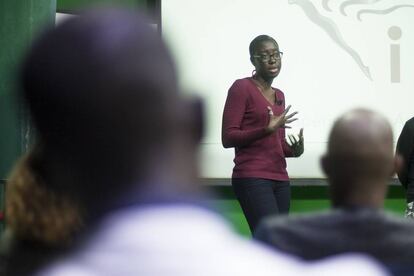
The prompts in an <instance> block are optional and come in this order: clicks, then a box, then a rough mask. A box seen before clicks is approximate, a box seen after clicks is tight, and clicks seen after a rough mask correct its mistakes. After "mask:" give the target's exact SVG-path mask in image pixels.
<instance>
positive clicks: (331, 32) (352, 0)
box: [288, 0, 414, 80]
mask: <svg viewBox="0 0 414 276" xmlns="http://www.w3.org/2000/svg"><path fill="white" fill-rule="evenodd" d="M408 1H410V0H407V1H406V2H408ZM335 2H336V4H338V0H337V1H335V0H321V6H322V8H323V9H324V10H325V11H328V12H330V13H332V15H334V14H333V12H334V10H332V7H331V6H332V4H335ZM380 2H385V1H384V0H346V1H341V4H340V5H339V13H340V14H341V16H348V14H347V12H346V10H347V9H349V8H351V7H354V8H355V7H358V8H361V7H362V8H361V9H359V11H358V12H357V16H356V19H358V20H359V21H362V15H365V14H371V15H385V14H389V13H392V12H394V11H396V10H399V9H403V8H414V5H410V4H408V3H407V4H404V3H401V1H399V2H400V3H398V5H395V4H394V5H391V6H390V5H389V7H387V8H385V9H384V8H377V7H375V4H377V3H380ZM410 2H411V1H410ZM288 3H289V4H291V5H298V6H300V7H301V8H302V10H303V11H304V13H305V15H306V16H307V17H308V18H309V20H310V21H312V22H313V23H314V24H316V25H318V26H319V27H320V28H321V29H322V30H323V31H325V33H326V34H327V35H328V36H329V37H330V38H331V39H332V40H333V41H334V42H335V43H336V44H337V45H338V46H339V47H340V48H341V49H343V50H344V51H345V52H347V53H348V54H349V55H350V56H351V57H352V59H353V60H354V61H355V63H356V64H357V65H358V67H359V68H360V70H361V71H362V73H363V74H364V75H365V76H366V77H367V78H368V79H370V80H372V77H371V74H370V70H369V67H368V66H367V65H366V64H365V63H364V62H363V60H362V58H361V56H360V54H359V53H358V52H357V51H356V50H355V49H353V48H352V47H351V46H350V44H349V43H348V42H347V41H346V40H345V39H344V37H343V35H342V34H341V31H340V30H339V28H338V26H337V24H336V23H335V21H334V20H333V19H332V18H331V16H329V17H328V16H325V15H323V14H322V13H321V12H319V11H318V9H317V7H316V6H315V4H313V3H312V2H311V1H310V0H288ZM367 6H368V7H370V6H373V8H370V9H368V8H367Z"/></svg>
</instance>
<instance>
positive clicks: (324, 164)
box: [320, 155, 331, 176]
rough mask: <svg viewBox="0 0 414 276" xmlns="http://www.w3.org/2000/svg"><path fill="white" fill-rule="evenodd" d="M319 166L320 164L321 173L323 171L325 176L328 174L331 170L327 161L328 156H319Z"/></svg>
mask: <svg viewBox="0 0 414 276" xmlns="http://www.w3.org/2000/svg"><path fill="white" fill-rule="evenodd" d="M320 166H321V168H322V171H323V173H324V174H325V175H326V176H329V175H330V172H331V170H330V162H329V158H328V156H327V155H323V156H322V157H321V159H320Z"/></svg>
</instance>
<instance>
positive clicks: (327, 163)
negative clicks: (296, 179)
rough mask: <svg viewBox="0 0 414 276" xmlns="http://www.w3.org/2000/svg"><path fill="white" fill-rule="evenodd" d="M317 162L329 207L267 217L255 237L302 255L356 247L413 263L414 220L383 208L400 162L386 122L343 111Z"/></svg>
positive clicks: (397, 261)
mask: <svg viewBox="0 0 414 276" xmlns="http://www.w3.org/2000/svg"><path fill="white" fill-rule="evenodd" d="M321 164H322V169H323V171H324V172H325V173H326V175H327V177H328V182H329V186H330V192H331V201H332V206H333V208H334V209H333V210H332V211H328V212H323V213H316V214H305V215H297V216H292V217H284V218H276V217H273V218H269V219H267V220H266V221H264V222H263V223H262V224H261V225H260V228H259V229H258V231H257V232H256V233H255V236H256V238H257V239H259V240H261V241H264V242H265V243H268V244H271V245H272V246H274V247H275V248H277V249H279V250H282V251H285V252H288V253H291V254H294V255H297V256H299V257H301V258H303V259H306V260H317V259H321V258H325V257H327V256H332V255H336V254H340V253H345V252H360V253H367V254H369V255H371V256H373V257H375V258H376V259H378V260H379V261H381V262H384V263H385V264H387V265H392V266H394V265H395V266H398V265H407V264H410V263H412V260H413V259H414V251H413V250H412V248H414V235H413V232H414V222H411V221H407V220H405V219H403V218H400V217H395V216H393V215H391V214H388V213H386V212H384V211H383V209H382V208H383V205H384V200H385V196H386V193H387V187H388V183H389V180H390V177H391V176H392V174H393V173H394V171H395V169H396V168H398V167H399V166H400V165H401V159H400V158H398V157H394V154H393V136H392V130H391V126H390V124H389V123H388V121H387V120H386V119H385V118H384V117H383V116H381V115H380V114H378V113H375V112H373V111H370V110H365V109H355V110H352V111H349V112H347V113H345V114H344V115H343V116H341V117H340V118H339V119H338V120H337V121H336V122H335V124H334V126H333V129H332V130H331V133H330V136H329V141H328V151H327V153H326V155H325V156H324V157H323V158H322V160H321Z"/></svg>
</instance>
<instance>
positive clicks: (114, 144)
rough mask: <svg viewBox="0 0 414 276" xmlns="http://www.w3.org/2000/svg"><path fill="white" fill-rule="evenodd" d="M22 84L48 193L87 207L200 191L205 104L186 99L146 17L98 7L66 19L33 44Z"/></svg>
mask: <svg viewBox="0 0 414 276" xmlns="http://www.w3.org/2000/svg"><path fill="white" fill-rule="evenodd" d="M21 83H22V95H23V98H24V99H25V101H26V103H27V105H28V107H29V110H30V112H31V116H32V119H33V122H34V125H35V127H36V129H37V132H38V140H39V141H40V143H41V144H42V154H41V158H42V160H40V162H39V164H40V165H39V167H38V173H39V174H40V175H41V177H42V179H44V182H45V184H46V185H47V188H48V189H51V190H52V191H54V192H56V193H58V194H59V193H64V194H65V195H67V196H68V197H70V198H76V200H77V201H80V202H81V206H83V207H84V208H85V209H88V212H99V210H101V209H104V208H109V206H110V205H111V204H113V203H114V202H116V201H117V200H118V199H119V198H120V197H122V196H123V195H125V194H128V193H129V192H130V191H132V190H134V193H138V194H140V193H141V194H144V193H149V194H160V193H168V192H170V191H173V192H175V193H181V192H185V193H188V192H192V191H191V190H192V189H194V187H193V186H190V185H187V183H191V179H192V178H193V177H194V176H195V175H196V168H195V164H196V162H195V160H194V159H195V156H194V155H195V154H194V152H195V150H194V149H195V146H196V144H197V139H198V138H199V136H200V133H195V131H199V129H200V128H199V127H195V126H196V125H197V124H196V121H197V123H199V122H198V121H199V120H200V116H199V113H196V111H199V110H196V108H194V105H190V104H189V103H188V102H187V101H185V100H184V99H182V98H181V96H180V95H179V93H178V88H177V80H176V72H175V69H174V64H173V61H172V59H171V57H170V55H169V53H168V51H167V49H166V47H165V45H164V43H163V42H162V40H161V38H160V37H159V34H158V33H157V32H156V30H155V29H154V28H153V27H152V26H151V25H150V22H148V21H147V20H146V19H145V18H144V17H142V16H138V15H137V14H136V13H132V12H131V13H129V12H126V11H118V10H99V11H93V12H89V13H86V14H83V15H82V16H79V17H76V18H71V19H68V20H67V21H65V22H63V23H62V24H60V25H59V26H58V27H57V28H54V29H50V30H48V31H46V32H45V33H44V34H43V35H42V36H40V37H39V38H38V39H37V41H36V42H35V43H34V45H33V47H32V48H31V50H30V51H29V53H28V55H27V57H26V59H25V61H24V64H23V67H22V74H21ZM197 115H198V116H197ZM143 183H147V184H145V185H144V184H143ZM162 183H168V185H165V184H162ZM178 183H180V184H178ZM105 206H107V207H105Z"/></svg>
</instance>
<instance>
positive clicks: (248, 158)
mask: <svg viewBox="0 0 414 276" xmlns="http://www.w3.org/2000/svg"><path fill="white" fill-rule="evenodd" d="M273 89H274V90H275V91H276V99H277V103H274V104H272V103H270V102H269V101H268V100H267V99H266V98H265V97H264V95H263V94H262V93H261V91H260V90H259V89H258V88H257V87H256V85H255V84H254V82H253V80H252V79H251V78H244V79H239V80H236V81H235V82H234V83H233V85H232V86H231V87H230V89H229V91H228V95H227V100H226V104H225V106H224V112H223V125H222V142H223V146H224V147H225V148H230V147H234V149H235V158H234V168H233V175H232V177H233V178H264V179H271V180H282V181H283V180H288V179H289V177H288V173H287V171H286V160H285V157H291V156H293V152H292V150H291V149H290V147H289V145H288V144H287V143H286V141H285V129H284V128H278V129H277V130H276V131H275V132H273V133H271V134H269V133H268V132H267V131H266V127H267V126H268V124H269V120H270V118H269V110H268V108H267V107H268V106H270V107H271V108H272V111H273V114H275V115H280V114H281V113H282V112H283V111H284V110H285V97H284V94H283V92H282V91H280V90H279V89H276V88H273Z"/></svg>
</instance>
